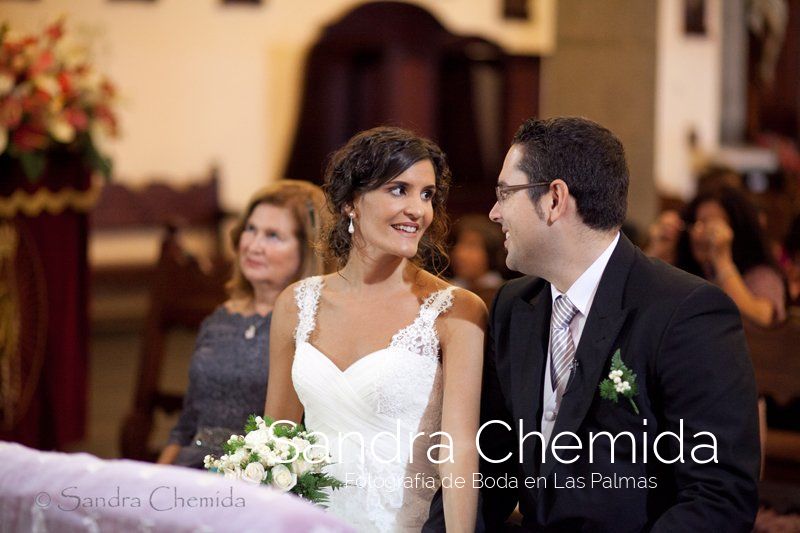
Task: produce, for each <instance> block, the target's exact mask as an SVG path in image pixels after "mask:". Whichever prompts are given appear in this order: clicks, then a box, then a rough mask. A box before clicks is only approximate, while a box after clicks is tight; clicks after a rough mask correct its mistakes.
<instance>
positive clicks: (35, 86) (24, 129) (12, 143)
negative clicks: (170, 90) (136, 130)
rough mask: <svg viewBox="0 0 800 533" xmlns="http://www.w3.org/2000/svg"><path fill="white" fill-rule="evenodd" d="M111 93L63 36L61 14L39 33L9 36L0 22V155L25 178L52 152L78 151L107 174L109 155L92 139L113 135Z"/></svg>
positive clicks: (33, 175)
mask: <svg viewBox="0 0 800 533" xmlns="http://www.w3.org/2000/svg"><path fill="white" fill-rule="evenodd" d="M115 94H116V90H115V88H114V86H113V85H112V84H111V82H109V81H108V79H106V78H105V77H104V76H102V75H100V74H99V73H97V71H95V70H94V69H93V68H92V66H91V65H90V64H89V63H88V60H87V54H86V50H85V48H83V47H81V46H79V45H77V44H76V43H75V42H74V41H71V40H70V39H68V38H65V31H64V19H61V20H59V21H57V22H55V23H54V24H52V25H51V26H49V27H47V28H46V29H45V30H44V32H43V33H42V34H41V35H38V36H36V35H31V36H24V37H20V38H12V37H11V36H10V32H9V30H8V26H7V25H3V26H2V27H0V158H11V159H15V160H18V161H19V163H20V164H21V166H22V169H23V171H24V172H25V175H26V176H27V178H28V179H29V180H31V181H35V180H36V179H38V178H39V176H40V175H41V174H42V171H43V170H44V167H45V164H46V162H47V159H48V154H51V153H52V152H53V151H69V152H72V153H75V154H79V155H81V156H82V157H84V158H85V161H86V163H87V164H88V165H89V167H90V168H92V169H93V170H96V171H99V172H101V173H102V174H103V175H104V176H105V177H106V178H109V177H110V175H111V160H110V159H109V158H108V157H105V156H104V155H102V154H101V153H100V152H99V151H98V150H97V148H96V145H95V142H94V140H93V139H96V138H97V136H98V135H101V134H105V135H108V136H111V137H115V136H116V135H117V132H118V126H117V117H116V115H115V114H114V112H113V110H112V104H113V102H114V100H115Z"/></svg>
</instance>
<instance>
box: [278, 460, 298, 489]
mask: <svg viewBox="0 0 800 533" xmlns="http://www.w3.org/2000/svg"><path fill="white" fill-rule="evenodd" d="M295 485H297V474H295V473H293V472H292V471H291V470H289V469H288V468H286V466H285V465H275V466H273V467H272V486H273V487H275V488H276V489H278V490H280V491H282V492H289V491H290V490H292V489H293V488H294V486H295Z"/></svg>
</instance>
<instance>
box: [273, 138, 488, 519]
mask: <svg viewBox="0 0 800 533" xmlns="http://www.w3.org/2000/svg"><path fill="white" fill-rule="evenodd" d="M449 181H450V171H449V169H448V167H447V163H446V162H445V158H444V154H443V153H442V151H441V150H440V149H439V147H438V146H436V145H435V144H433V143H432V142H431V141H429V140H427V139H421V138H419V137H417V136H415V135H414V134H412V133H411V132H408V131H406V130H402V129H399V128H389V127H381V128H374V129H371V130H368V131H365V132H362V133H359V134H358V135H356V136H354V137H353V138H352V139H350V140H349V141H348V142H347V144H346V145H345V146H344V147H342V148H341V149H340V150H338V151H337V152H336V153H335V154H333V156H332V158H331V161H330V163H329V165H328V168H327V170H326V173H325V193H326V196H327V200H328V207H329V208H330V212H331V216H332V221H331V224H330V225H329V227H328V229H327V231H326V232H325V236H326V238H325V241H324V242H325V245H326V250H327V255H328V256H329V257H330V258H331V259H333V260H335V261H336V263H337V264H338V267H339V270H338V272H336V273H334V274H330V275H327V276H316V277H313V278H308V279H306V280H303V281H301V282H299V283H296V284H295V285H294V286H292V287H290V288H288V289H287V290H286V291H284V293H283V294H281V295H280V297H279V298H278V302H277V303H276V306H275V318H274V319H273V321H272V330H271V336H272V339H271V342H270V354H271V357H272V359H271V361H270V372H269V386H268V391H267V404H266V407H265V412H266V414H267V415H269V416H271V417H273V418H279V419H285V420H294V421H297V422H299V421H300V419H301V418H302V417H303V416H305V422H306V426H307V427H308V428H309V429H310V430H313V431H316V432H318V433H320V434H323V435H325V436H326V438H327V444H328V450H329V451H330V453H331V454H332V456H333V461H334V465H333V466H332V467H331V468H329V469H328V470H329V471H330V473H331V474H332V475H334V476H335V477H337V478H339V479H340V480H342V481H345V482H346V483H348V485H347V486H346V487H343V488H342V489H339V490H336V491H334V492H333V494H331V496H330V505H329V510H330V511H331V512H333V513H335V514H337V515H338V516H340V517H342V518H343V519H345V520H346V521H347V522H348V523H350V524H351V525H353V526H354V527H355V528H356V529H358V530H360V531H420V529H422V527H423V525H424V523H425V521H426V519H427V518H428V513H429V509H430V505H431V502H432V500H433V498H434V496H435V494H436V492H437V489H438V488H439V486H440V485H441V480H442V479H444V478H446V477H447V478H452V479H457V478H459V477H463V478H464V479H467V480H469V479H472V475H473V473H474V472H477V470H478V455H477V449H476V446H475V436H476V433H477V430H478V418H479V409H480V389H481V369H482V366H483V344H484V330H485V325H486V314H487V313H486V306H485V305H484V304H483V302H482V301H481V300H480V299H479V298H478V297H477V296H475V295H474V294H472V293H470V292H468V291H465V290H462V289H455V288H454V287H453V286H452V285H448V284H447V283H446V282H444V281H443V280H442V279H440V278H439V277H437V276H436V275H434V274H431V273H429V272H427V271H425V270H424V269H423V268H422V265H430V264H433V265H441V266H442V267H444V266H445V265H446V256H445V255H444V248H443V239H444V236H445V235H446V233H447V223H446V221H447V219H446V215H445V208H444V202H445V198H446V196H447V190H448V187H449ZM436 257H439V258H440V260H436V259H435V258H436ZM440 432H441V433H440ZM386 435H390V436H396V439H394V438H388V439H387V438H386ZM440 437H441V439H442V440H441V443H442V444H443V445H446V446H450V452H447V451H446V450H445V449H444V448H441V449H439V448H437V445H438V444H439V442H440V441H439V440H438V439H439V438H440ZM437 451H438V455H439V457H438V460H437V459H436V458H435V456H436V455H437ZM409 480H410V483H409ZM443 501H444V518H445V520H446V524H447V530H448V531H456V532H458V531H463V532H467V531H469V532H471V531H474V529H475V520H476V512H477V504H478V493H477V489H476V488H475V487H473V485H472V483H467V485H466V486H453V485H446V486H444V487H443Z"/></svg>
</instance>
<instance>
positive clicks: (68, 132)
mask: <svg viewBox="0 0 800 533" xmlns="http://www.w3.org/2000/svg"><path fill="white" fill-rule="evenodd" d="M47 129H48V130H49V131H50V135H52V136H53V138H54V139H55V140H57V141H58V142H61V143H64V144H67V143H71V142H72V141H74V140H75V128H73V127H72V125H71V124H70V123H69V122H67V121H66V120H64V119H63V118H55V119H53V120H51V121H50V123H49V124H48V125H47Z"/></svg>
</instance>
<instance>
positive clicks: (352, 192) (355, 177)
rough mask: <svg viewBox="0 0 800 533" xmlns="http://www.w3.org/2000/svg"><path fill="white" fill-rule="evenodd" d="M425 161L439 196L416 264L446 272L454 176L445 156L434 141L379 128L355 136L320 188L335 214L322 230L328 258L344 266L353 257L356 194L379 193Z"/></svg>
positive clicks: (330, 166)
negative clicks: (351, 215) (430, 167)
mask: <svg viewBox="0 0 800 533" xmlns="http://www.w3.org/2000/svg"><path fill="white" fill-rule="evenodd" d="M426 159H427V160H429V161H430V162H431V163H432V164H433V170H434V173H435V174H436V194H434V196H433V199H432V202H433V221H432V222H431V225H430V226H429V227H428V229H427V230H426V231H425V233H424V235H423V236H422V238H421V239H420V243H419V248H418V250H417V255H416V257H414V259H413V261H414V263H416V264H417V265H419V266H421V267H423V268H425V267H427V268H430V269H431V270H433V271H434V272H436V273H437V274H439V273H441V272H442V271H443V270H444V269H445V268H447V263H448V258H447V251H446V250H445V246H444V242H445V236H446V235H447V231H448V217H447V213H446V212H445V200H446V199H447V193H448V191H449V189H450V179H451V175H450V168H449V167H448V166H447V161H446V158H445V155H444V153H443V152H442V150H441V149H440V148H439V147H438V146H437V145H436V144H435V143H434V142H432V141H430V140H428V139H424V138H422V137H417V136H416V135H414V134H413V133H411V132H410V131H407V130H404V129H401V128H395V127H390V126H379V127H377V128H372V129H371V130H366V131H362V132H361V133H358V134H356V135H355V136H353V137H352V138H351V139H350V140H349V141H347V144H345V145H344V146H343V147H341V148H340V149H339V150H337V151H336V152H334V153H333V154H332V155H331V157H330V160H329V161H328V166H327V168H326V169H325V184H324V185H323V187H322V188H323V190H324V191H325V197H326V200H327V204H328V209H330V212H331V214H332V216H331V217H330V219H329V222H328V224H327V226H326V227H325V228H324V230H323V239H322V242H323V247H324V248H323V253H324V255H325V256H326V257H325V258H326V260H330V261H331V262H333V261H335V262H336V264H337V265H338V266H339V268H341V267H343V266H344V265H345V264H346V263H347V258H348V256H349V255H350V249H351V248H352V245H353V236H352V235H350V233H349V232H348V231H347V228H348V226H349V225H350V218H349V217H348V215H347V211H346V209H345V208H346V206H352V205H353V203H354V202H355V199H356V197H357V196H359V195H362V194H364V193H367V192H370V191H373V190H375V189H377V188H378V187H380V186H382V185H383V184H384V183H387V182H388V181H391V180H392V179H394V178H396V177H397V176H399V175H400V174H402V173H403V172H405V171H406V170H408V169H409V168H410V167H411V166H413V165H414V164H415V163H417V162H419V161H424V160H426ZM356 222H357V221H356Z"/></svg>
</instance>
